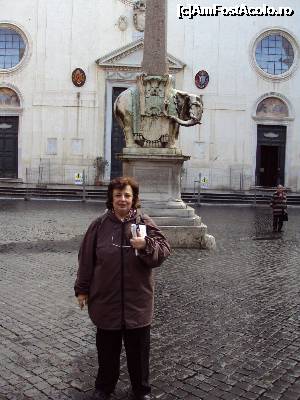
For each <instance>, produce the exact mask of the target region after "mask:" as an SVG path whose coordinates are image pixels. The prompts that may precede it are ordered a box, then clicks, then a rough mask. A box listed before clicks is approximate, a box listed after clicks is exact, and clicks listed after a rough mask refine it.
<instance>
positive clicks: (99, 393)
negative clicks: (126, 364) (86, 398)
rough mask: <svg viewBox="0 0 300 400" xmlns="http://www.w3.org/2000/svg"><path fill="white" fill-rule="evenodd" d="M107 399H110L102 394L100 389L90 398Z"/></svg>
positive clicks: (105, 394) (107, 395)
mask: <svg viewBox="0 0 300 400" xmlns="http://www.w3.org/2000/svg"><path fill="white" fill-rule="evenodd" d="M108 399H110V394H107V393H105V392H103V390H101V389H96V390H95V392H94V394H93V397H92V400H108Z"/></svg>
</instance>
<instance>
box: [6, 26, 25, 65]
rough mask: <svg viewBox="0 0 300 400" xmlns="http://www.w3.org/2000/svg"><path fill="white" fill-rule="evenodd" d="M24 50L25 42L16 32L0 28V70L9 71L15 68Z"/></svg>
mask: <svg viewBox="0 0 300 400" xmlns="http://www.w3.org/2000/svg"><path fill="white" fill-rule="evenodd" d="M25 50H26V42H25V40H24V38H23V36H22V35H21V34H20V33H19V32H18V31H17V30H15V29H13V28H10V27H5V26H2V27H1V26H0V69H2V70H9V69H12V68H14V67H15V66H17V65H18V64H19V63H20V62H21V61H22V59H23V57H24V54H25Z"/></svg>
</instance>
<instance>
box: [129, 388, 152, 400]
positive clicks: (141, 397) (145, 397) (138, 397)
mask: <svg viewBox="0 0 300 400" xmlns="http://www.w3.org/2000/svg"><path fill="white" fill-rule="evenodd" d="M127 399H128V400H151V394H150V393H148V394H134V393H133V391H132V390H130V391H129V393H128V396H127Z"/></svg>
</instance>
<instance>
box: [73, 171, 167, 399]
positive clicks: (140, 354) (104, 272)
mask: <svg viewBox="0 0 300 400" xmlns="http://www.w3.org/2000/svg"><path fill="white" fill-rule="evenodd" d="M106 205H107V211H106V212H105V213H104V214H103V215H102V216H100V217H99V218H98V219H96V220H95V221H94V222H93V223H92V224H91V225H90V227H89V228H88V230H87V232H86V234H85V237H84V239H83V242H82V244H81V248H80V251H79V256H78V258H79V268H78V273H77V279H76V282H75V295H76V296H77V299H78V303H79V305H80V307H81V308H83V307H84V305H85V304H87V305H88V311H89V315H90V318H91V320H92V321H93V323H94V324H95V325H96V327H97V334H96V346H97V351H98V362H99V369H98V376H97V378H96V382H95V387H96V390H95V393H94V397H93V398H94V399H98V400H99V399H100V400H105V399H108V398H109V395H110V394H111V393H112V392H113V391H114V389H115V387H116V384H117V381H118V378H119V374H120V353H121V348H122V340H123V341H124V346H125V351H126V358H127V367H128V372H129V376H130V381H131V390H130V392H129V398H130V399H137V400H147V399H150V392H151V388H150V384H149V352H150V324H151V320H152V314H153V291H154V280H153V268H154V267H158V266H160V265H161V264H162V262H163V261H164V260H165V259H166V258H167V257H168V255H169V254H170V246H169V244H168V242H167V240H166V238H165V236H164V235H163V234H162V232H161V231H160V230H159V229H158V227H157V226H156V225H155V223H154V222H153V221H152V220H151V219H150V218H149V217H148V216H147V215H144V214H140V212H139V211H138V208H139V187H138V184H137V183H136V182H135V181H134V179H132V178H130V177H122V178H116V179H114V180H112V181H111V182H110V184H109V186H108V196H107V202H106ZM132 224H136V226H137V235H133V234H132ZM145 230H146V235H143V234H141V233H142V232H143V231H145ZM139 232H141V233H139Z"/></svg>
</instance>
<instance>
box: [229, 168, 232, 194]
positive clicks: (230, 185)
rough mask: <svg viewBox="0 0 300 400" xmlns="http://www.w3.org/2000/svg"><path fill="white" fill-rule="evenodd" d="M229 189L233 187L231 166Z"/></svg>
mask: <svg viewBox="0 0 300 400" xmlns="http://www.w3.org/2000/svg"><path fill="white" fill-rule="evenodd" d="M229 189H230V190H231V189H232V176H231V167H230V168H229Z"/></svg>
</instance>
